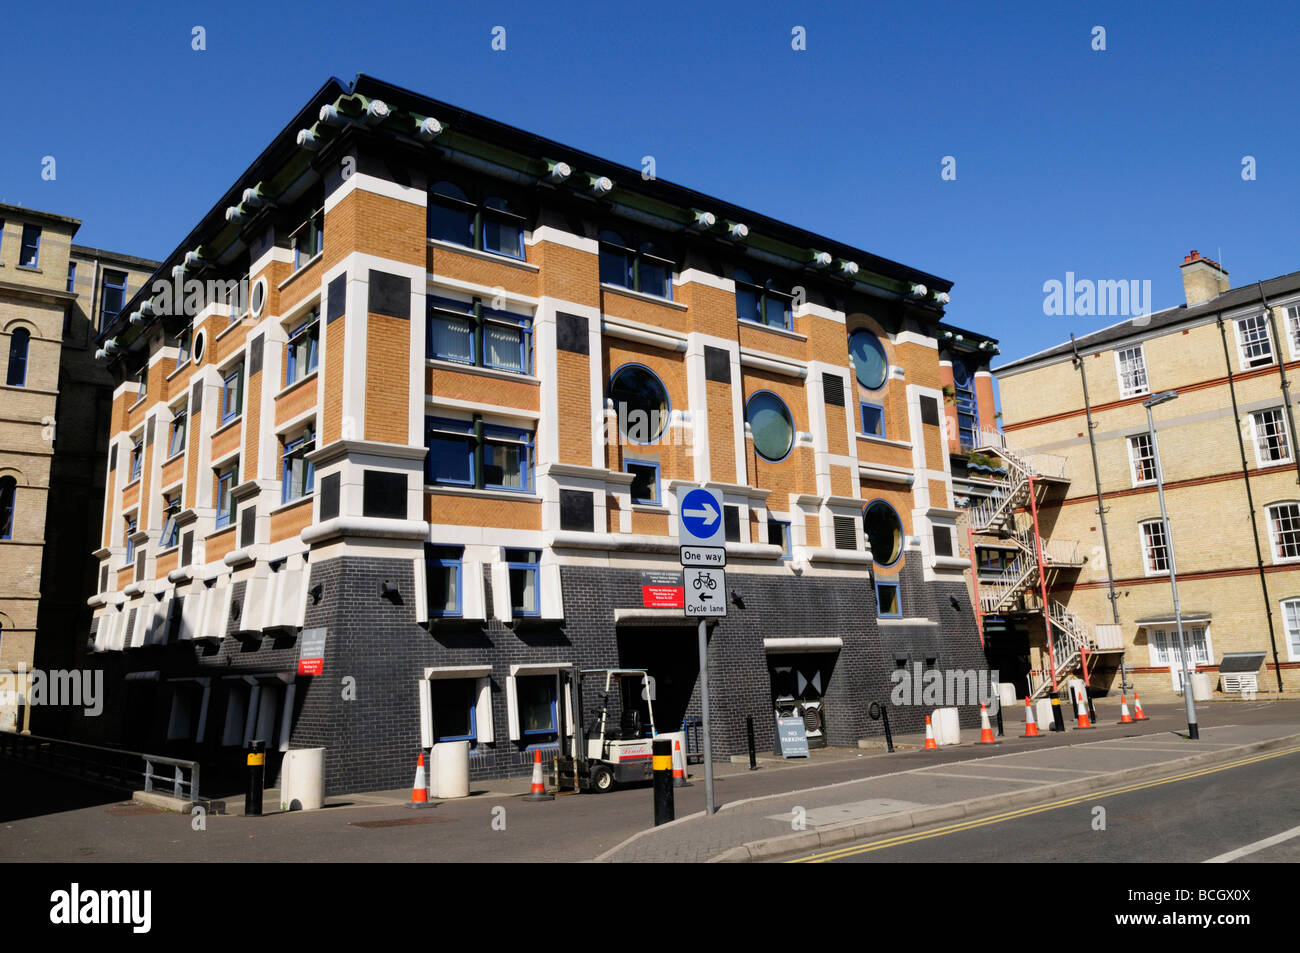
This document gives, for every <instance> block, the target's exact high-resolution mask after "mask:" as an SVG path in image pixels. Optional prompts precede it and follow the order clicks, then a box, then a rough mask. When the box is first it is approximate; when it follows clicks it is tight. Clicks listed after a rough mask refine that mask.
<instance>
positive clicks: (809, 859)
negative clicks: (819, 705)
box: [785, 746, 1300, 864]
mask: <svg viewBox="0 0 1300 953" xmlns="http://www.w3.org/2000/svg"><path fill="white" fill-rule="evenodd" d="M1297 752H1300V746H1296V747H1293V748H1286V749H1285V750H1282V751H1275V752H1271V753H1269V754H1262V755H1258V756H1256V757H1253V758H1242V759H1241V760H1240V761H1231V762H1229V763H1228V764H1221V765H1218V766H1216V767H1213V768H1204V769H1202V770H1199V771H1187V772H1185V773H1183V774H1175V775H1173V776H1171V777H1167V778H1160V779H1158V780H1156V781H1142V782H1140V783H1138V784H1130V785H1126V786H1124V787H1117V788H1108V789H1104V790H1098V791H1089V792H1087V793H1086V794H1080V795H1078V796H1077V797H1068V798H1063V799H1061V800H1059V801H1048V802H1047V803H1046V804H1038V805H1034V806H1032V807H1024V808H1020V809H1019V810H1015V811H1006V812H1004V813H1002V814H992V815H990V816H988V817H981V818H977V819H975V820H970V821H959V822H957V823H955V824H949V825H947V826H945V827H936V828H935V829H934V830H929V831H916V832H909V833H906V834H899V835H897V836H895V837H887V838H885V839H883V840H878V841H872V842H871V843H869V844H859V845H853V846H850V847H841V848H839V849H837V850H832V851H826V852H825V853H820V854H809V855H808V856H806V857H797V858H795V859H793V860H787V861H785V863H787V864H822V863H825V862H827V861H830V860H840V859H841V858H844V857H852V856H854V855H855V854H866V853H870V852H872V851H877V850H886V849H888V848H890V847H900V846H902V845H903V844H912V843H915V842H917V841H923V840H929V839H930V838H932V837H943V836H944V835H945V834H956V833H958V832H960V831H969V830H973V829H974V828H977V827H986V826H988V825H989V824H1001V823H1002V822H1004V821H1013V820H1015V819H1016V818H1018V817H1027V816H1029V815H1030V814H1042V813H1043V812H1045V811H1055V810H1058V809H1059V808H1062V807H1070V806H1072V805H1075V804H1082V803H1084V802H1085V801H1097V800H1100V799H1101V798H1107V797H1114V796H1115V795H1116V794H1128V793H1129V792H1131V791H1142V790H1144V789H1146V788H1154V787H1159V786H1160V785H1162V784H1173V783H1174V782H1175V781H1186V780H1188V779H1189V778H1199V777H1203V776H1204V775H1207V774H1216V773H1218V772H1219V771H1228V770H1230V769H1232V768H1240V767H1243V766H1245V765H1248V764H1257V763H1258V762H1260V761H1268V760H1270V759H1272V758H1282V757H1286V756H1287V755H1291V754H1296V753H1297Z"/></svg>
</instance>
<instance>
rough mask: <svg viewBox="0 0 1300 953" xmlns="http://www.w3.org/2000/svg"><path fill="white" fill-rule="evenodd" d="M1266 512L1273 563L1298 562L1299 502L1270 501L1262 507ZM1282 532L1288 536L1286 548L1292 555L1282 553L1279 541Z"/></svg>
mask: <svg viewBox="0 0 1300 953" xmlns="http://www.w3.org/2000/svg"><path fill="white" fill-rule="evenodd" d="M1264 511H1265V513H1267V514H1268V546H1269V552H1270V554H1271V555H1272V557H1273V562H1275V563H1294V562H1300V503H1297V502H1295V501H1294V500H1284V501H1282V502H1279V503H1270V504H1268V506H1266V507H1265V508H1264ZM1283 533H1286V534H1287V535H1288V536H1289V537H1290V544H1289V546H1288V548H1290V549H1292V550H1293V551H1295V554H1294V555H1289V556H1288V555H1282V554H1281V552H1280V547H1279V545H1278V544H1279V542H1280V537H1281V536H1282V534H1283Z"/></svg>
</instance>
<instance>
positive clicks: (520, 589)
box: [505, 549, 542, 616]
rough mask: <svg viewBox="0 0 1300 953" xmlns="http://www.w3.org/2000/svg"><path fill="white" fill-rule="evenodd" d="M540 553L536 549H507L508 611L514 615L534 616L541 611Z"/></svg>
mask: <svg viewBox="0 0 1300 953" xmlns="http://www.w3.org/2000/svg"><path fill="white" fill-rule="evenodd" d="M541 558H542V554H541V552H540V551H539V550H536V549H507V550H506V551H505V559H506V566H507V567H508V568H509V570H510V611H511V612H512V613H513V614H514V615H516V616H535V615H539V614H540V613H541V611H542V608H541V593H540V592H539V590H538V587H537V582H538V571H537V567H538V563H539V562H540V561H541Z"/></svg>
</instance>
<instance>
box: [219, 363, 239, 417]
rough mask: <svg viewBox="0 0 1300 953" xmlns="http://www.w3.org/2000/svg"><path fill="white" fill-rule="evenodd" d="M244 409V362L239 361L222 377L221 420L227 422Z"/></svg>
mask: <svg viewBox="0 0 1300 953" xmlns="http://www.w3.org/2000/svg"><path fill="white" fill-rule="evenodd" d="M243 410H244V364H243V362H242V361H241V362H240V363H238V364H236V365H235V366H234V367H233V368H231V369H230V370H229V371H227V372H226V373H225V374H224V375H223V377H222V385H221V422H222V423H223V424H224V423H229V422H230V421H232V420H234V419H235V418H236V417H238V416H239V415H240V414H241V413H242V412H243Z"/></svg>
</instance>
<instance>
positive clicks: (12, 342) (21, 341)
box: [5, 328, 32, 387]
mask: <svg viewBox="0 0 1300 953" xmlns="http://www.w3.org/2000/svg"><path fill="white" fill-rule="evenodd" d="M31 340H32V333H31V332H30V331H28V330H27V329H26V328H14V330H13V331H12V332H11V333H10V335H9V372H8V374H7V375H6V376H5V383H6V384H8V385H9V386H10V387H26V386H27V352H28V350H29V348H30V346H31Z"/></svg>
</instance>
